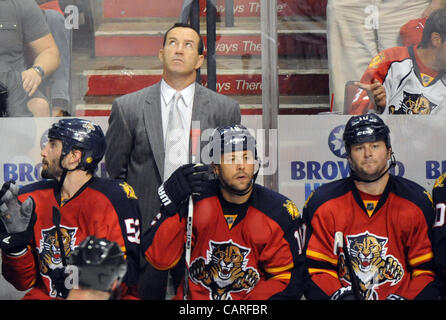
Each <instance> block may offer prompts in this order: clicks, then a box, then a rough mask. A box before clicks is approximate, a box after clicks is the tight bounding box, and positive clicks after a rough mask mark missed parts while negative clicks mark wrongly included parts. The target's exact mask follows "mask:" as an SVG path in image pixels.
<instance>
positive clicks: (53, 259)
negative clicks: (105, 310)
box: [2, 178, 140, 299]
mask: <svg viewBox="0 0 446 320" xmlns="http://www.w3.org/2000/svg"><path fill="white" fill-rule="evenodd" d="M57 190H58V188H57V182H56V181H54V180H48V181H40V182H37V183H34V184H31V185H27V186H24V187H22V188H21V189H20V194H19V200H20V201H24V200H26V199H27V198H28V197H29V196H32V197H33V198H34V200H35V203H36V215H37V220H36V223H35V225H34V240H33V242H32V244H31V245H30V246H29V247H28V250H27V251H26V253H24V254H23V255H20V256H9V255H6V254H4V253H3V254H2V273H3V276H4V277H5V279H6V280H8V281H9V282H10V283H11V284H13V285H14V287H15V288H17V289H18V290H27V289H29V288H32V289H31V290H30V291H28V292H27V293H26V295H25V297H24V299H51V298H62V297H63V296H64V295H65V294H66V293H67V284H66V283H65V279H66V277H67V275H68V274H65V268H64V261H63V256H65V257H68V256H70V255H71V253H72V252H73V250H74V249H75V248H76V247H77V246H79V244H80V243H81V242H82V241H83V240H84V239H85V238H86V237H87V236H89V235H94V236H96V237H97V238H106V239H108V240H111V241H115V242H117V243H118V244H119V245H120V246H121V248H122V250H123V251H124V253H125V254H126V258H127V264H128V271H127V274H126V276H125V278H124V282H125V283H126V284H127V288H128V287H131V288H132V287H135V286H136V281H137V277H138V268H139V242H140V240H139V221H140V220H139V219H140V217H139V209H138V203H137V198H136V196H135V193H134V192H133V189H132V188H131V187H130V186H129V185H128V184H127V183H125V182H122V181H118V180H108V179H101V178H92V179H90V180H89V181H88V182H87V183H86V184H85V185H84V186H83V187H82V188H81V189H80V190H79V191H78V192H77V193H76V195H75V196H74V197H73V198H71V199H69V200H68V201H67V202H65V203H64V204H63V205H61V204H60V200H58V199H60V194H59V193H58V191H57ZM53 208H57V210H58V212H60V223H59V224H58V225H55V223H56V224H57V222H55V220H58V219H54V218H55V217H54V215H55V214H56V213H54V212H53V210H54V209H53ZM57 210H56V211H57ZM57 229H59V231H60V233H59V234H61V235H62V241H60V239H59V237H58V232H57ZM62 250H63V252H62ZM123 298H125V297H123Z"/></svg>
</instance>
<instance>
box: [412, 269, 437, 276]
mask: <svg viewBox="0 0 446 320" xmlns="http://www.w3.org/2000/svg"><path fill="white" fill-rule="evenodd" d="M422 274H429V275H432V276H434V275H435V273H434V272H433V271H430V270H414V271H413V272H412V276H413V277H418V276H419V275H422Z"/></svg>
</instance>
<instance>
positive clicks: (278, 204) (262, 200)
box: [250, 184, 300, 229]
mask: <svg viewBox="0 0 446 320" xmlns="http://www.w3.org/2000/svg"><path fill="white" fill-rule="evenodd" d="M250 205H251V206H252V207H254V208H256V209H257V210H259V211H261V212H263V213H264V214H265V215H267V216H268V217H270V218H271V219H273V220H274V221H276V222H277V223H279V225H281V227H282V228H283V229H286V228H287V227H289V224H290V223H293V222H296V221H297V220H298V219H299V218H300V212H299V209H298V208H297V206H296V205H295V203H294V202H293V201H292V200H290V199H289V198H287V197H285V196H284V195H282V194H280V193H278V192H275V191H273V190H271V189H268V188H265V187H263V186H261V185H258V184H255V185H254V190H253V194H252V199H251V203H250Z"/></svg>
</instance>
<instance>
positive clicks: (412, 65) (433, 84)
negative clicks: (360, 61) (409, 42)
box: [347, 47, 446, 115]
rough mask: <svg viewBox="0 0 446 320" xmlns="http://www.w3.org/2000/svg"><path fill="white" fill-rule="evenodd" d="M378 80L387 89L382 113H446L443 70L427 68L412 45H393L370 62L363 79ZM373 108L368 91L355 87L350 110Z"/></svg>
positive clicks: (348, 111)
mask: <svg viewBox="0 0 446 320" xmlns="http://www.w3.org/2000/svg"><path fill="white" fill-rule="evenodd" d="M374 79H376V80H378V81H379V82H381V83H382V84H383V86H384V88H385V90H386V107H385V109H384V111H383V113H385V114H414V115H415V114H446V74H445V73H444V72H440V73H437V72H435V71H433V70H430V69H429V68H427V67H426V66H424V65H423V64H422V62H421V61H420V59H419V57H418V55H417V53H416V50H415V47H394V48H390V49H386V50H384V51H382V52H380V53H379V54H378V55H377V56H376V57H374V58H373V60H372V61H371V62H370V64H369V66H368V68H367V70H366V71H365V73H364V75H363V76H362V78H361V82H362V83H373V81H374ZM370 109H374V106H373V104H372V103H371V102H370V100H369V96H368V94H367V91H365V90H363V89H358V92H357V94H356V96H355V98H354V99H353V102H352V104H351V108H350V109H349V110H347V113H349V114H364V113H367V111H368V110H370Z"/></svg>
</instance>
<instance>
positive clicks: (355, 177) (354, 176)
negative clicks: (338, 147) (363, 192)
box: [350, 152, 396, 183]
mask: <svg viewBox="0 0 446 320" xmlns="http://www.w3.org/2000/svg"><path fill="white" fill-rule="evenodd" d="M395 166H396V159H395V155H394V154H393V152H392V153H391V155H390V164H389V167H388V168H387V169H386V170H384V172H383V173H381V174H380V175H379V177H378V178H375V179H372V180H366V179H363V178H361V177H359V176H358V174H357V173H356V172H355V171H353V170H352V169H351V167H350V171H351V174H350V175H351V177H352V178H353V179H354V180H356V181H361V182H366V183H372V182H375V181H378V180H379V179H381V178H382V177H383V176H384V175H385V174H386V173H387V172H389V170H390V169H392V168H393V167H395Z"/></svg>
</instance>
